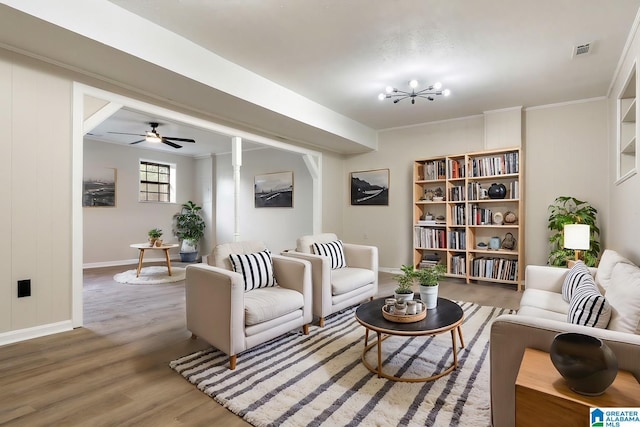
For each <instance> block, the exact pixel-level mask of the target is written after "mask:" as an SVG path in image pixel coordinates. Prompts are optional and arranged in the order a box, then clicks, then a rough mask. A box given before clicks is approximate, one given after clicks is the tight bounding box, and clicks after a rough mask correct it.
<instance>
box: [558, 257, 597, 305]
mask: <svg viewBox="0 0 640 427" xmlns="http://www.w3.org/2000/svg"><path fill="white" fill-rule="evenodd" d="M587 277H591V273H589V269H587V266H586V265H585V263H584V262H582V261H576V263H575V265H574V266H573V267H571V270H569V272H568V273H567V277H565V278H564V282H563V283H562V299H563V300H564V301H565V302H569V303H570V302H571V296H572V295H573V292H574V291H575V290H576V288H577V287H578V286H580V283H582V281H583V280H585V279H586V278H587Z"/></svg>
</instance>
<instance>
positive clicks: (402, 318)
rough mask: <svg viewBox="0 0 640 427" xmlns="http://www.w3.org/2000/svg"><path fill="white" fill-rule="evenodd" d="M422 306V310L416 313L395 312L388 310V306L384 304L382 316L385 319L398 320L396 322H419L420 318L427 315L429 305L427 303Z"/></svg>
mask: <svg viewBox="0 0 640 427" xmlns="http://www.w3.org/2000/svg"><path fill="white" fill-rule="evenodd" d="M420 307H422V311H420V312H419V313H416V314H394V313H390V312H388V311H387V306H386V305H385V306H382V316H384V318H385V319H387V320H389V321H391V322H396V323H413V322H419V321H420V320H422V319H424V318H425V317H427V306H426V305H425V304H420Z"/></svg>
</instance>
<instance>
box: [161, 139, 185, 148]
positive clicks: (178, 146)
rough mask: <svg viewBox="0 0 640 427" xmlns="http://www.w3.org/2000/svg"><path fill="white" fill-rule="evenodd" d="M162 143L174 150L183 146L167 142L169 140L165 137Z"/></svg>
mask: <svg viewBox="0 0 640 427" xmlns="http://www.w3.org/2000/svg"><path fill="white" fill-rule="evenodd" d="M162 143H163V144H167V145H169V146H171V147H173V148H182V145H178V144H174V143H173V142H171V141H167V139H166V138H164V137H163V138H162Z"/></svg>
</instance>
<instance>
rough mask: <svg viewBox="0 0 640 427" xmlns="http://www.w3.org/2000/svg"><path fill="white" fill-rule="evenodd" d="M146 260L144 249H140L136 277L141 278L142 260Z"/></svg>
mask: <svg viewBox="0 0 640 427" xmlns="http://www.w3.org/2000/svg"><path fill="white" fill-rule="evenodd" d="M143 258H144V249H140V256H139V257H138V271H137V272H136V277H140V270H141V269H142V259H143Z"/></svg>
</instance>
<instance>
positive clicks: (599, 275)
mask: <svg viewBox="0 0 640 427" xmlns="http://www.w3.org/2000/svg"><path fill="white" fill-rule="evenodd" d="M620 263H622V264H628V265H633V263H632V262H631V261H629V260H628V259H626V258H625V257H623V256H621V255H620V254H619V253H618V252H616V251H613V250H611V249H606V250H605V251H604V252H603V253H602V257H600V262H599V263H598V271H597V272H596V283H597V284H599V285H600V286H601V287H602V289H604V291H605V292H606V291H607V289H608V288H609V285H610V284H611V275H612V274H613V270H614V268H615V266H616V265H617V264H620Z"/></svg>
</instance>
